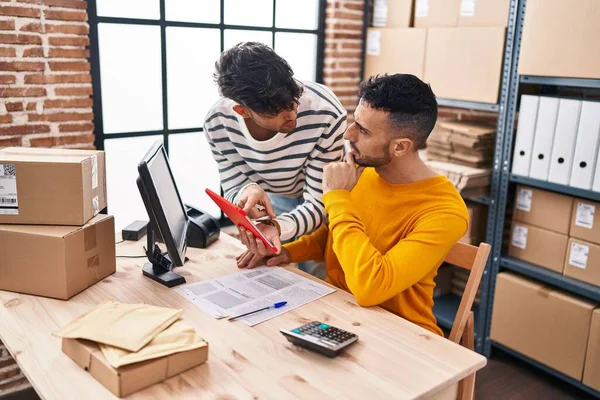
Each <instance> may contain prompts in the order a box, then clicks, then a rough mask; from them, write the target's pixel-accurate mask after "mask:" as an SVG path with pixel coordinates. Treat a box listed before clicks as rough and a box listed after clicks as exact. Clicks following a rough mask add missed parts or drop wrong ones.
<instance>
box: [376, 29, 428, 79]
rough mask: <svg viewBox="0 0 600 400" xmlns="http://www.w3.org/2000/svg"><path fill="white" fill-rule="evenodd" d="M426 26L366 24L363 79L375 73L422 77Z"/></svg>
mask: <svg viewBox="0 0 600 400" xmlns="http://www.w3.org/2000/svg"><path fill="white" fill-rule="evenodd" d="M426 37H427V30H426V29H418V28H369V29H368V32H367V54H366V58H365V79H368V78H369V77H371V76H374V75H377V74H384V73H388V74H395V73H402V74H412V75H415V76H417V77H418V78H419V79H423V73H424V70H425V42H426Z"/></svg>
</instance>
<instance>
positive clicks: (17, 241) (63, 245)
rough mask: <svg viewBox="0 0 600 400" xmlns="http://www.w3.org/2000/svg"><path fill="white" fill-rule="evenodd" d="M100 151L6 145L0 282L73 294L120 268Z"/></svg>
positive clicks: (0, 180) (17, 288)
mask: <svg viewBox="0 0 600 400" xmlns="http://www.w3.org/2000/svg"><path fill="white" fill-rule="evenodd" d="M104 208H106V180H105V156H104V152H102V151H90V150H64V149H40V148H35V149H32V148H7V149H3V150H0V277H1V279H0V290H8V291H14V292H20V293H28V294H33V295H39V296H47V297H55V298H59V299H68V298H70V297H71V296H73V295H75V294H77V293H79V292H80V291H82V290H84V289H86V288H88V287H89V286H91V285H93V284H94V283H96V282H98V281H100V280H102V279H104V278H105V277H106V276H108V275H110V274H112V273H113V272H115V269H116V259H115V228H114V218H113V217H112V216H109V215H102V214H99V213H100V211H101V210H103V209H104Z"/></svg>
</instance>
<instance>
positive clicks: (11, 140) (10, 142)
mask: <svg viewBox="0 0 600 400" xmlns="http://www.w3.org/2000/svg"><path fill="white" fill-rule="evenodd" d="M22 144H23V141H22V140H21V138H20V137H8V138H0V147H11V146H21V145H22ZM12 362H15V361H14V360H12Z"/></svg>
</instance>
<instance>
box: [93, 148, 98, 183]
mask: <svg viewBox="0 0 600 400" xmlns="http://www.w3.org/2000/svg"><path fill="white" fill-rule="evenodd" d="M97 187H98V156H97V155H95V154H94V156H93V157H92V190H94V189H96V188H97Z"/></svg>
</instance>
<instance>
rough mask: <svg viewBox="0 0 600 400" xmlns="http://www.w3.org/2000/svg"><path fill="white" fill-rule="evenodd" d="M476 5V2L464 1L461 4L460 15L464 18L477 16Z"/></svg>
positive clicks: (473, 0) (471, 0)
mask: <svg viewBox="0 0 600 400" xmlns="http://www.w3.org/2000/svg"><path fill="white" fill-rule="evenodd" d="M475 3H477V1H476V0H462V1H461V2H460V15H461V16H463V17H473V16H475Z"/></svg>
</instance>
